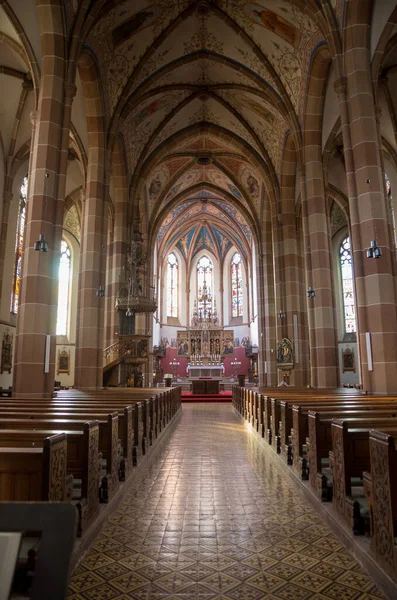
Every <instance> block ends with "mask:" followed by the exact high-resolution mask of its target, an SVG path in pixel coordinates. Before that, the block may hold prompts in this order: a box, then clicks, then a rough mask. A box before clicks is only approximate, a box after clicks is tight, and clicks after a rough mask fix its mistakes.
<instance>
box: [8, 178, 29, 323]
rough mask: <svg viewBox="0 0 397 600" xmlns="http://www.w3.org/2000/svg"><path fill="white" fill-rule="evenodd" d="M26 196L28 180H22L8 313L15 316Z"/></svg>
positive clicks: (17, 301) (17, 302)
mask: <svg viewBox="0 0 397 600" xmlns="http://www.w3.org/2000/svg"><path fill="white" fill-rule="evenodd" d="M27 195H28V178H27V176H26V177H24V178H23V181H22V185H21V191H20V194H19V206H18V218H17V232H16V237H15V255H14V256H15V258H14V270H13V274H12V291H11V307H10V311H11V312H12V313H13V314H14V315H16V314H17V312H18V304H19V287H20V283H21V263H22V247H23V235H24V232H25V207H26V198H27Z"/></svg>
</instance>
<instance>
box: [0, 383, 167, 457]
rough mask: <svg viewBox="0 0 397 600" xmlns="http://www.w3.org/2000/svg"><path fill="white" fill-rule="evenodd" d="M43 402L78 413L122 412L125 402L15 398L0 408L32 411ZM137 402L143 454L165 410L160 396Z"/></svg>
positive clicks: (2, 404)
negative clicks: (141, 407) (88, 411)
mask: <svg viewBox="0 0 397 600" xmlns="http://www.w3.org/2000/svg"><path fill="white" fill-rule="evenodd" d="M129 401H130V403H131V398H129ZM45 402H47V403H48V402H51V407H53V408H54V410H55V409H58V410H59V409H62V408H67V409H69V408H73V409H76V411H78V410H84V409H90V408H91V409H93V408H95V409H96V408H98V409H99V408H102V409H103V408H105V409H106V410H107V411H108V409H109V408H110V407H112V409H114V410H118V411H122V412H123V411H124V408H125V406H126V400H125V399H123V398H121V399H119V398H118V397H114V398H113V397H112V398H108V399H104V398H103V397H99V399H98V400H94V399H93V398H90V399H83V397H81V398H80V397H79V398H78V399H76V398H69V399H62V400H58V399H48V398H43V399H34V400H25V399H18V398H16V399H15V400H14V401H10V402H9V403H5V402H1V401H0V408H1V407H3V408H6V407H7V406H9V407H10V408H12V409H17V408H18V405H19V406H20V407H21V409H25V408H28V407H29V408H32V409H33V408H34V407H41V406H43V405H44V404H43V403H45ZM138 402H143V403H144V410H143V411H142V418H143V421H144V436H143V446H144V449H143V452H144V453H145V450H146V446H148V445H151V444H152V443H153V441H154V440H155V439H156V437H157V435H158V433H159V432H160V431H161V429H162V428H163V427H164V421H163V422H161V421H159V419H162V415H163V414H164V413H165V409H164V407H163V404H162V403H163V402H164V398H163V397H162V396H161V394H159V395H157V394H156V395H155V396H154V397H151V398H149V399H145V398H144V399H143V400H138V399H137V398H135V399H134V400H133V404H137V403H138ZM159 412H160V416H159Z"/></svg>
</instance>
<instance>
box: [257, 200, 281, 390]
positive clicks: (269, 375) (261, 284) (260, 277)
mask: <svg viewBox="0 0 397 600" xmlns="http://www.w3.org/2000/svg"><path fill="white" fill-rule="evenodd" d="M268 212H269V211H268ZM267 216H268V219H267V220H265V221H264V226H265V231H263V236H264V240H265V241H262V246H260V244H261V242H260V241H258V245H259V251H258V255H257V259H258V260H257V294H258V332H259V339H258V353H259V354H258V374H259V385H269V386H270V385H276V381H277V374H276V353H275V346H276V339H275V336H276V327H275V322H274V321H275V318H274V314H275V298H274V271H273V250H272V236H271V224H270V215H267Z"/></svg>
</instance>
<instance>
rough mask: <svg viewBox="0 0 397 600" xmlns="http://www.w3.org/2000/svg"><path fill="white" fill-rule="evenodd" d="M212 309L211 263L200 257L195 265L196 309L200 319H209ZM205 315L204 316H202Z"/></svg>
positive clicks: (204, 257)
mask: <svg viewBox="0 0 397 600" xmlns="http://www.w3.org/2000/svg"><path fill="white" fill-rule="evenodd" d="M211 307H212V262H211V260H210V259H209V258H208V256H202V257H201V258H200V260H199V261H198V263H197V308H198V315H199V317H200V314H201V316H202V318H205V317H210V316H211V315H210V314H208V311H211ZM204 313H205V314H204Z"/></svg>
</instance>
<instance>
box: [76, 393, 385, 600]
mask: <svg viewBox="0 0 397 600" xmlns="http://www.w3.org/2000/svg"><path fill="white" fill-rule="evenodd" d="M174 598H175V599H176V598H178V599H180V600H195V599H200V600H220V599H223V600H229V599H230V600H273V599H274V600H327V599H328V600H377V599H379V598H384V596H383V595H382V592H381V591H380V590H379V589H378V588H377V587H376V585H375V584H374V583H373V581H372V580H371V579H370V578H369V577H368V576H367V575H366V574H365V573H364V572H363V571H362V569H361V568H360V566H359V564H358V563H357V562H356V561H355V560H354V559H353V558H352V557H351V556H350V555H349V554H348V552H347V551H346V550H345V549H344V547H343V546H342V545H341V544H340V543H339V541H338V540H337V539H336V538H335V537H334V536H333V534H332V533H331V531H330V530H329V528H328V527H327V526H325V525H324V524H323V523H322V521H321V520H320V518H319V517H318V516H317V515H316V513H315V512H314V511H313V510H312V508H311V507H310V506H309V505H308V504H307V503H306V501H305V500H304V498H303V496H302V494H301V493H300V492H299V490H298V489H297V488H296V486H295V485H294V484H293V482H292V481H291V480H290V479H289V478H288V477H287V476H285V474H284V473H283V471H282V469H281V468H280V466H279V465H278V464H277V459H276V458H275V457H273V456H272V455H271V453H269V452H266V451H265V450H264V448H263V447H261V446H260V444H259V443H258V441H257V440H255V439H254V438H253V436H252V435H251V434H250V433H249V431H248V430H247V429H246V428H245V426H244V423H243V421H242V420H240V418H239V417H238V416H237V415H236V413H235V412H234V409H233V408H232V406H231V405H228V404H188V405H184V406H183V409H182V414H181V418H180V421H179V423H178V424H177V426H176V429H175V431H174V433H173V434H172V436H171V438H170V440H169V442H168V443H167V446H166V448H165V450H164V452H163V453H162V454H161V455H160V456H159V457H158V458H157V459H156V461H155V463H154V465H153V466H152V467H151V468H150V469H148V470H147V471H146V473H145V475H144V477H143V479H142V480H141V483H140V484H136V485H135V487H134V488H133V489H132V491H131V492H130V493H129V494H128V495H127V496H126V497H125V498H124V502H123V504H121V505H120V508H119V510H117V511H116V512H115V514H114V516H113V517H111V518H110V520H109V523H108V524H107V526H106V527H105V528H104V530H103V531H102V533H101V535H100V536H99V538H98V539H97V541H96V542H95V543H94V544H93V546H92V548H91V550H90V552H89V553H88V554H87V555H86V556H85V558H84V560H83V561H82V562H81V564H80V565H79V567H78V568H77V569H76V571H75V572H74V574H73V577H72V578H71V584H70V596H69V600H91V599H92V600H110V599H111V600H127V599H136V600H152V599H153V600H160V599H161V600H165V599H167V600H172V599H174Z"/></svg>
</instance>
